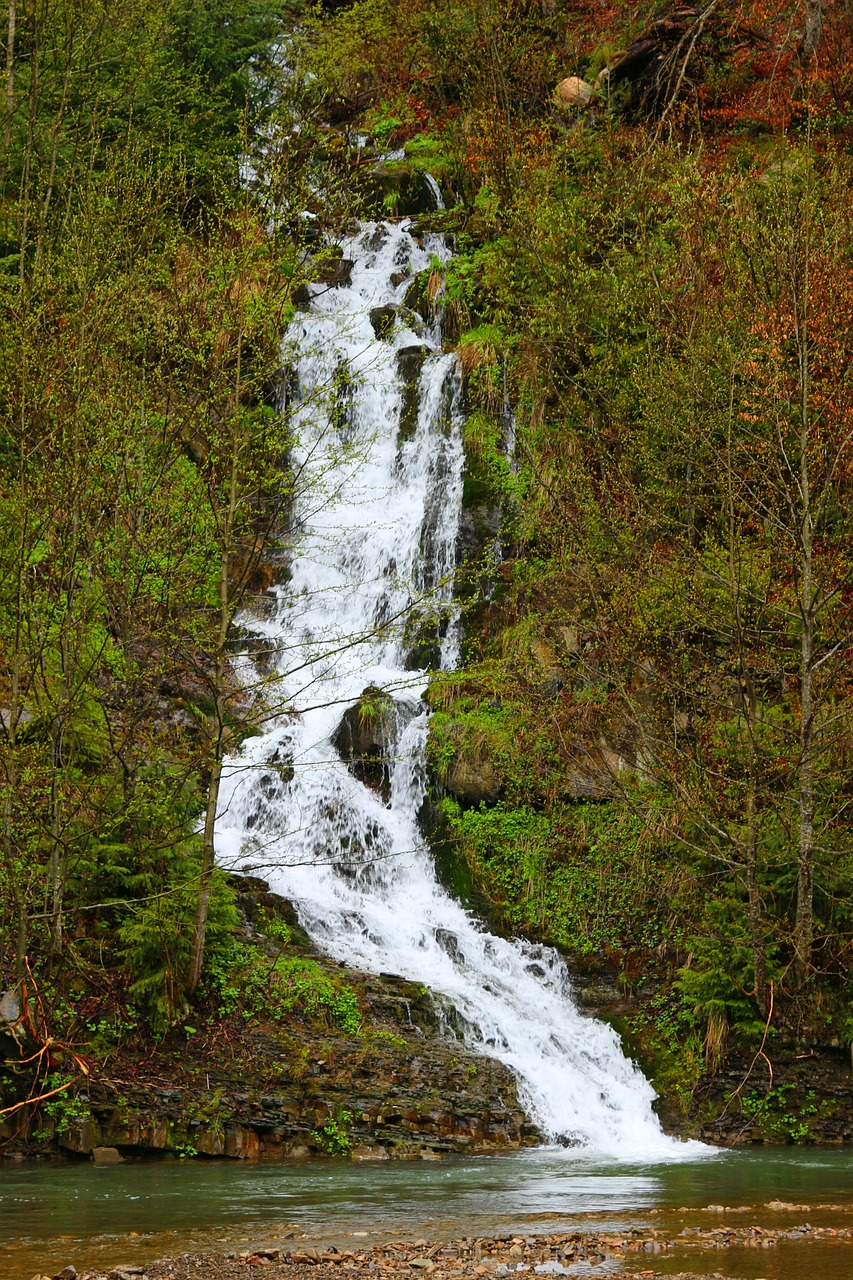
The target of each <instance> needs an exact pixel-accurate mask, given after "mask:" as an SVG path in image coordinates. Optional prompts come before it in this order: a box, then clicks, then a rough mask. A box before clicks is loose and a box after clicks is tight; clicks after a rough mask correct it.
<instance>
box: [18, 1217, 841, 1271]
mask: <svg viewBox="0 0 853 1280" xmlns="http://www.w3.org/2000/svg"><path fill="white" fill-rule="evenodd" d="M782 1203H783V1202H782V1201H771V1202H770V1203H769V1204H768V1205H767V1206H766V1207H767V1208H768V1209H769V1210H770V1211H771V1212H773V1213H776V1212H778V1206H779V1205H781V1204H782ZM785 1207H786V1208H794V1207H796V1206H788V1205H786V1206H785ZM815 1207H816V1206H811V1209H810V1212H811V1211H812V1210H813V1209H814V1208H815ZM707 1211H713V1212H715V1213H717V1212H722V1213H727V1212H728V1210H727V1209H726V1208H725V1207H724V1206H710V1205H709V1206H707ZM847 1220H848V1221H849V1219H847ZM741 1222H743V1219H741ZM777 1222H778V1219H777ZM352 1234H353V1236H355V1235H367V1234H368V1233H366V1232H364V1233H357V1232H353V1233H352ZM303 1239H305V1237H303ZM810 1240H837V1241H840V1242H843V1241H849V1242H851V1243H853V1226H841V1225H836V1226H826V1227H814V1226H812V1224H811V1223H809V1222H802V1223H797V1222H796V1219H795V1220H794V1223H792V1224H791V1225H790V1226H789V1227H786V1228H783V1229H773V1230H771V1229H769V1228H767V1227H760V1226H758V1225H755V1224H754V1223H753V1224H751V1225H748V1226H747V1225H742V1226H735V1225H732V1224H731V1223H728V1222H727V1223H720V1224H719V1225H717V1226H713V1227H711V1226H708V1227H696V1226H685V1227H683V1228H682V1230H681V1231H680V1233H679V1234H678V1235H677V1236H675V1238H673V1239H668V1238H667V1237H666V1235H665V1233H664V1231H663V1230H662V1229H661V1228H650V1227H644V1228H638V1227H637V1228H631V1229H629V1230H627V1231H624V1232H622V1233H614V1232H613V1231H612V1230H611V1231H609V1232H607V1233H603V1232H602V1233H596V1232H595V1231H590V1232H588V1233H585V1232H574V1233H572V1234H569V1235H555V1236H539V1237H534V1236H528V1237H524V1236H501V1237H494V1238H488V1237H483V1238H479V1239H474V1238H473V1237H467V1238H465V1239H457V1240H451V1241H446V1242H438V1243H432V1244H430V1243H429V1242H428V1241H427V1240H426V1239H423V1238H421V1239H418V1240H416V1241H414V1242H410V1241H404V1240H392V1241H388V1242H387V1243H385V1244H380V1245H376V1246H374V1247H372V1248H371V1247H369V1246H365V1245H359V1244H355V1243H354V1244H353V1248H352V1249H342V1250H339V1249H338V1248H336V1247H335V1246H331V1247H329V1248H325V1249H319V1248H317V1247H316V1246H314V1245H309V1244H307V1243H305V1244H302V1243H300V1244H299V1245H298V1246H297V1247H294V1248H292V1249H287V1248H283V1249H280V1248H267V1247H258V1248H256V1249H254V1250H248V1251H244V1252H242V1253H239V1254H238V1253H230V1254H215V1253H211V1254H205V1255H199V1254H189V1253H184V1254H180V1255H179V1256H177V1257H173V1258H165V1259H162V1260H161V1261H160V1262H157V1263H150V1264H147V1265H146V1267H144V1268H142V1267H139V1266H130V1265H127V1264H125V1265H122V1266H120V1267H117V1268H114V1269H113V1270H112V1271H110V1272H109V1273H108V1274H103V1273H101V1272H96V1271H89V1272H86V1273H84V1274H83V1275H80V1276H78V1274H77V1272H76V1270H75V1269H74V1267H72V1266H68V1267H66V1268H65V1269H64V1270H63V1271H61V1272H60V1273H59V1275H58V1276H54V1277H53V1280H200V1277H202V1276H203V1277H204V1280H251V1276H252V1274H254V1275H255V1276H260V1274H261V1273H263V1275H264V1277H265V1280H266V1278H268V1280H308V1272H309V1271H310V1272H311V1280H332V1278H333V1277H334V1278H335V1280H345V1278H344V1274H343V1273H346V1280H358V1277H359V1275H361V1276H362V1277H363V1278H364V1280H367V1276H368V1275H370V1274H371V1273H373V1275H375V1277H376V1280H379V1278H380V1277H381V1280H394V1278H393V1277H392V1276H391V1275H390V1274H389V1273H395V1276H396V1277H403V1278H405V1276H407V1275H408V1276H409V1277H410V1278H411V1276H412V1272H413V1271H414V1272H415V1273H416V1274H418V1275H422V1276H423V1277H425V1278H426V1277H434V1280H474V1278H475V1277H476V1280H481V1278H482V1277H491V1276H494V1277H495V1278H496V1280H503V1278H504V1277H511V1276H520V1273H523V1272H530V1271H532V1272H533V1273H534V1275H541V1276H543V1277H546V1276H573V1275H575V1274H577V1273H578V1267H579V1266H585V1267H586V1268H587V1269H589V1268H601V1270H598V1271H596V1272H595V1274H598V1275H600V1276H602V1277H603V1276H604V1275H605V1274H609V1273H610V1271H612V1270H613V1269H614V1268H619V1271H618V1274H619V1276H620V1280H631V1277H632V1276H633V1277H636V1276H638V1275H648V1276H650V1275H652V1274H653V1273H652V1272H649V1271H642V1270H641V1267H642V1266H643V1263H644V1262H645V1265H646V1267H648V1262H650V1261H651V1257H652V1256H655V1257H657V1256H660V1255H663V1254H667V1253H671V1251H673V1250H675V1251H680V1252H682V1253H691V1252H693V1253H697V1254H699V1253H701V1252H702V1251H705V1252H707V1251H709V1250H712V1249H713V1250H714V1251H715V1252H716V1251H718V1250H728V1249H732V1248H743V1249H773V1248H775V1247H776V1245H777V1244H778V1243H779V1242H780V1241H791V1242H796V1243H798V1244H799V1245H801V1247H804V1248H808V1242H809V1241H810ZM294 1244H295V1242H294ZM638 1255H639V1256H638ZM646 1259H648V1261H646ZM679 1260H680V1259H679ZM632 1262H633V1264H634V1267H633V1269H632V1268H631V1263H632ZM700 1265H701V1263H700ZM705 1265H707V1263H706V1264H705ZM584 1274H586V1272H584ZM590 1274H592V1272H590ZM680 1274H681V1277H682V1280H707V1277H701V1276H699V1277H697V1276H695V1275H691V1276H688V1274H687V1273H680ZM851 1274H853V1266H851ZM33 1280H50V1278H49V1277H47V1276H44V1275H37V1276H34V1277H33ZM670 1280H674V1278H673V1277H671V1278H670Z"/></svg>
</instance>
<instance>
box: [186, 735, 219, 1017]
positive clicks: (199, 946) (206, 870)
mask: <svg viewBox="0 0 853 1280" xmlns="http://www.w3.org/2000/svg"><path fill="white" fill-rule="evenodd" d="M214 750H215V754H214V759H213V764H212V765H211V770H210V783H209V785H208V788H207V807H206V809H205V814H204V836H203V838H202V853H201V876H200V879H199V886H198V897H197V899H196V908H195V921H194V924H193V941H192V951H191V953H190V968H189V975H188V977H187V995H189V996H193V995H195V993H196V991H197V990H198V984H199V982H200V981H201V971H202V968H203V966H204V940H205V935H206V934H207V917H208V915H209V914H210V886H211V883H212V881H213V868H214V864H215V860H216V845H215V837H216V815H217V809H218V806H219V788H220V784H221V782H222V733H221V731H220V733H219V735H218V737H217V741H216V745H215V749H214Z"/></svg>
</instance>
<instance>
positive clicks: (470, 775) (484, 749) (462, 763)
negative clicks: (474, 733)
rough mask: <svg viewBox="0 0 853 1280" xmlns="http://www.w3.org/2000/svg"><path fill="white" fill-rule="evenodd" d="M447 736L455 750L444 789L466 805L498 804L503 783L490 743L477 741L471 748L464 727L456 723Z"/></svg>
mask: <svg viewBox="0 0 853 1280" xmlns="http://www.w3.org/2000/svg"><path fill="white" fill-rule="evenodd" d="M447 736H448V738H449V740H450V742H451V743H452V744H453V745H454V746H455V748H456V750H455V753H454V755H453V758H452V759H451V761H450V764H449V765H448V768H447V774H446V776H445V779H444V787H445V790H447V791H449V792H450V794H451V795H452V796H455V797H456V799H457V800H461V801H462V802H463V803H464V804H470V805H475V806H476V805H479V804H481V803H485V804H495V802H496V801H497V800H499V799H500V794H501V782H500V779H499V778H498V775H497V772H496V770H495V766H494V764H493V763H492V759H491V756H490V753H489V744H488V743H487V742H485V741H482V740H478V741H477V743H476V744H475V746H474V747H473V748H472V747H471V746H469V745H467V744H466V742H465V729H464V726H462V725H453V726H451V728H450V729H449V731H448V735H447Z"/></svg>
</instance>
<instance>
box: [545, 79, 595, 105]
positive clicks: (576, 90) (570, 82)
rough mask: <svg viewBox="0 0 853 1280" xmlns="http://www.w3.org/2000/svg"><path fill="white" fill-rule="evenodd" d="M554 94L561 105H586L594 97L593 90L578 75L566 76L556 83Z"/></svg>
mask: <svg viewBox="0 0 853 1280" xmlns="http://www.w3.org/2000/svg"><path fill="white" fill-rule="evenodd" d="M554 96H555V97H556V99H557V101H558V103H559V104H560V106H562V107H588V106H589V104H590V103H591V102H592V100H593V98H594V97H595V90H594V89H593V87H592V85H591V84H588V83H587V81H586V80H582V79H581V77H580V76H566V79H565V80H561V81H560V83H559V84H558V85H557V87H556V89H555V90H554Z"/></svg>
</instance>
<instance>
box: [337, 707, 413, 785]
mask: <svg viewBox="0 0 853 1280" xmlns="http://www.w3.org/2000/svg"><path fill="white" fill-rule="evenodd" d="M417 710H418V708H417V705H416V704H412V703H409V702H397V701H396V700H395V699H394V698H392V697H391V695H390V694H389V693H386V692H385V691H384V689H378V688H376V687H375V686H374V685H369V686H368V687H367V688H366V689H364V690H363V691H362V694H361V697H360V698H359V700H358V702H357V703H356V704H355V706H354V707H350V708H349V709H348V710H347V711H345V712H344V715H343V717H342V719H341V723H340V725H339V726H338V728H337V730H336V731H335V734H334V736H333V738H332V741H333V742H334V744H335V746H336V747H337V749H338V751H339V752H340V753H341V755H342V756H343V758H344V760H346V761H347V763H348V764H349V766H350V769H351V771H352V772H353V773H354V774H355V776H356V777H357V778H359V779H360V780H361V781H362V782H363V783H364V784H365V785H366V786H368V787H371V788H372V789H373V790H374V791H379V792H380V794H381V795H383V796H384V797H385V799H388V798H389V796H390V785H391V784H390V771H389V759H390V756H391V754H392V753H393V750H394V747H395V746H396V743H397V740H398V738H399V736H400V733H401V732H402V730H403V728H404V727H405V726H406V725H407V724H408V723H409V721H410V720H411V719H413V718H414V716H415V715H416V714H417Z"/></svg>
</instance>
